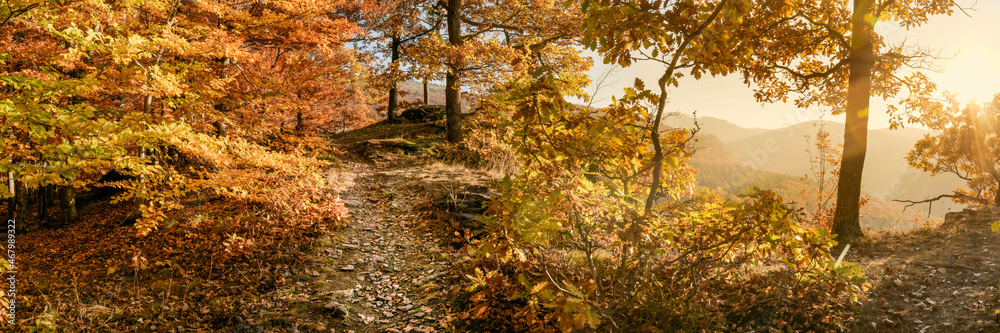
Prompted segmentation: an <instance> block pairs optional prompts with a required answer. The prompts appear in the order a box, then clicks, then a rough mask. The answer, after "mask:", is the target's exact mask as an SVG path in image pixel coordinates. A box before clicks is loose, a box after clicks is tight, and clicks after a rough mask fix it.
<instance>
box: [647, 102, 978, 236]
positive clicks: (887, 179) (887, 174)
mask: <svg viewBox="0 0 1000 333" xmlns="http://www.w3.org/2000/svg"><path fill="white" fill-rule="evenodd" d="M668 119H669V120H667V119H665V120H667V121H665V123H666V124H667V125H668V126H666V127H687V128H690V127H691V125H692V124H693V120H692V118H691V117H690V116H672V117H670V118H668ZM698 123H699V124H700V125H701V130H700V131H699V133H698V135H697V136H696V140H697V141H696V142H695V143H694V147H695V148H696V149H697V150H698V151H697V152H696V153H695V155H694V157H693V159H692V165H694V166H695V167H697V168H699V169H700V170H701V174H699V175H698V181H699V183H700V184H701V185H703V186H706V187H713V188H720V189H723V190H725V191H727V192H729V193H741V192H744V191H745V190H746V189H748V188H751V187H753V186H757V187H760V188H773V189H775V190H777V191H778V192H779V193H781V194H783V195H785V196H787V197H789V198H791V199H793V200H794V199H796V197H797V196H798V194H797V193H798V192H799V191H801V190H802V189H806V188H808V185H807V184H805V183H802V182H801V181H799V180H798V179H799V178H800V177H802V176H804V175H806V174H807V173H809V153H808V152H807V147H809V148H812V145H811V144H809V143H807V141H806V138H805V136H807V135H808V136H809V137H810V138H814V137H815V136H816V132H817V131H818V130H819V128H820V126H821V125H822V126H823V128H824V129H825V130H826V131H827V132H829V133H830V138H831V141H833V143H834V144H841V143H842V142H843V133H844V125H843V124H841V123H837V122H831V121H810V122H805V123H800V124H796V125H792V126H788V127H784V128H779V129H760V128H742V127H740V126H738V125H735V124H733V123H730V122H728V121H725V120H722V119H718V118H711V117H704V118H702V117H699V118H698ZM928 133H931V132H930V131H927V130H921V129H903V130H898V131H890V130H887V129H876V130H870V131H869V134H868V143H869V146H868V153H867V157H866V161H865V173H864V177H863V180H862V184H863V186H864V191H865V193H867V194H868V195H869V196H870V197H871V198H872V199H873V201H872V202H871V203H870V204H869V208H870V210H869V217H868V218H866V219H865V220H866V223H868V224H867V226H869V227H878V226H880V225H883V224H885V223H889V222H891V221H888V220H895V218H900V219H903V220H910V219H913V218H915V216H916V215H915V213H919V214H926V206H920V207H912V208H910V209H908V210H907V211H906V212H905V213H904V212H903V211H902V204H899V203H895V202H892V200H893V199H910V200H917V199H923V198H927V197H930V196H935V195H938V194H943V193H949V192H951V191H952V190H954V189H955V188H957V187H960V186H962V185H963V183H962V181H961V180H960V179H958V177H954V176H950V175H940V176H937V177H931V176H930V174H928V173H925V172H923V171H920V170H917V169H914V168H911V167H909V165H907V163H906V160H905V156H906V154H907V152H908V151H909V150H910V149H911V148H912V147H913V144H914V143H915V142H916V141H917V140H919V139H920V138H922V137H923V136H924V135H925V134H928ZM785 177H787V178H785ZM796 183H799V184H796ZM949 210H952V211H954V210H960V208H959V206H957V205H954V204H952V203H950V202H944V201H942V202H938V203H935V205H934V210H933V211H932V213H933V214H931V218H936V217H941V216H943V214H944V213H945V212H947V211H949ZM922 217H923V218H926V215H922Z"/></svg>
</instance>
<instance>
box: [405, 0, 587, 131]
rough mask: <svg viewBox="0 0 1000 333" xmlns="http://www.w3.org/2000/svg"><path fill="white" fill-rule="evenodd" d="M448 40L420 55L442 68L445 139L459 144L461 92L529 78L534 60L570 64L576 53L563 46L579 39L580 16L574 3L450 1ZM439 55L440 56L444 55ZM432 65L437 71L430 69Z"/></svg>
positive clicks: (433, 44)
mask: <svg viewBox="0 0 1000 333" xmlns="http://www.w3.org/2000/svg"><path fill="white" fill-rule="evenodd" d="M445 9H446V11H447V12H446V15H447V20H446V22H447V41H446V42H445V41H444V39H443V38H441V37H433V36H432V38H429V40H428V41H427V43H424V44H422V47H425V48H427V49H425V50H422V51H419V52H420V53H422V54H423V55H425V58H423V59H426V60H425V61H428V62H431V63H434V62H435V60H433V59H428V58H426V56H427V55H434V54H436V55H437V57H438V59H440V60H436V61H437V62H438V63H439V64H440V65H439V66H440V67H443V68H445V69H446V76H445V104H446V105H445V108H446V116H447V119H446V124H447V138H448V141H449V142H460V141H462V138H463V136H464V133H463V132H464V131H463V130H462V119H463V118H464V117H466V116H467V114H465V113H462V105H461V102H462V101H461V95H462V90H463V89H465V88H468V90H469V91H470V92H472V93H473V94H477V93H478V94H485V93H486V92H487V91H488V90H490V89H493V88H497V87H502V86H504V85H506V84H508V83H510V82H512V81H513V80H514V79H515V78H524V77H526V76H527V75H528V73H526V72H525V70H526V69H528V68H532V66H533V65H534V64H536V63H535V62H534V61H542V62H550V65H549V66H551V67H553V68H562V67H566V66H573V67H579V64H572V63H573V62H574V61H575V60H578V59H579V56H578V55H569V54H568V53H567V52H565V51H566V50H567V49H566V48H565V47H566V46H567V45H569V44H573V43H575V42H576V40H575V39H576V38H578V37H579V25H580V22H582V16H581V12H580V11H579V10H578V6H576V5H574V4H573V2H567V3H555V2H552V1H543V0H510V1H469V2H467V3H463V2H462V0H448V3H447V6H446V7H445ZM442 55H443V56H442ZM430 67H432V68H433V67H436V66H434V65H432V66H430Z"/></svg>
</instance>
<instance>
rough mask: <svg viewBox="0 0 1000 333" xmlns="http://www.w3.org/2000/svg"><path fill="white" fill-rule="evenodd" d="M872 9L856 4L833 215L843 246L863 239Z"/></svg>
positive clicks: (867, 3) (863, 0) (869, 3)
mask: <svg viewBox="0 0 1000 333" xmlns="http://www.w3.org/2000/svg"><path fill="white" fill-rule="evenodd" d="M873 9H874V3H873V0H854V14H853V18H852V24H853V26H852V28H851V52H850V56H849V58H850V62H849V64H848V65H849V66H850V69H849V71H850V72H849V81H848V84H847V105H846V107H845V109H844V113H845V114H846V124H845V129H844V154H843V156H842V157H841V161H840V179H839V180H838V182H837V208H836V211H835V212H834V215H833V233H835V234H837V241H838V242H840V243H841V244H844V243H846V242H847V241H849V240H850V239H853V238H857V237H863V236H864V233H863V232H862V231H861V221H860V219H859V215H860V211H861V207H860V204H861V175H862V172H863V171H864V167H865V153H866V150H867V148H868V112H869V99H870V98H871V90H872V69H873V68H874V66H875V47H874V44H873V42H872V34H873V33H874V31H873V30H874V26H873V23H872V22H870V21H868V20H866V19H865V16H870V15H871V14H872V10H873Z"/></svg>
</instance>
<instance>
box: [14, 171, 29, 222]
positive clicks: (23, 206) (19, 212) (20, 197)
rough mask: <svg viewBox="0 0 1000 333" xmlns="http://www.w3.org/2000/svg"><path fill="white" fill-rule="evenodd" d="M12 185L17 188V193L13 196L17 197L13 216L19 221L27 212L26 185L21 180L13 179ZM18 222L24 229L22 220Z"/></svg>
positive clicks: (23, 218)
mask: <svg viewBox="0 0 1000 333" xmlns="http://www.w3.org/2000/svg"><path fill="white" fill-rule="evenodd" d="M14 187H16V188H17V195H16V196H14V197H15V198H17V200H16V201H17V208H16V209H14V216H15V217H16V218H18V219H20V220H21V221H24V220H25V216H26V215H27V213H28V187H27V186H25V185H24V182H21V181H15V182H14ZM18 224H19V225H21V226H22V227H21V229H24V228H23V226H24V222H21V223H18Z"/></svg>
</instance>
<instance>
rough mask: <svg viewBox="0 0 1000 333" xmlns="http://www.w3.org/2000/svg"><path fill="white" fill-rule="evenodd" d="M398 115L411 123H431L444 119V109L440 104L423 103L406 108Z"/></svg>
mask: <svg viewBox="0 0 1000 333" xmlns="http://www.w3.org/2000/svg"><path fill="white" fill-rule="evenodd" d="M399 116H400V117H402V118H403V119H406V120H407V121H409V122H411V123H432V122H436V121H441V120H444V116H445V110H444V106H441V105H424V106H421V107H416V108H412V109H406V110H404V111H403V112H402V113H400V114H399Z"/></svg>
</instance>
